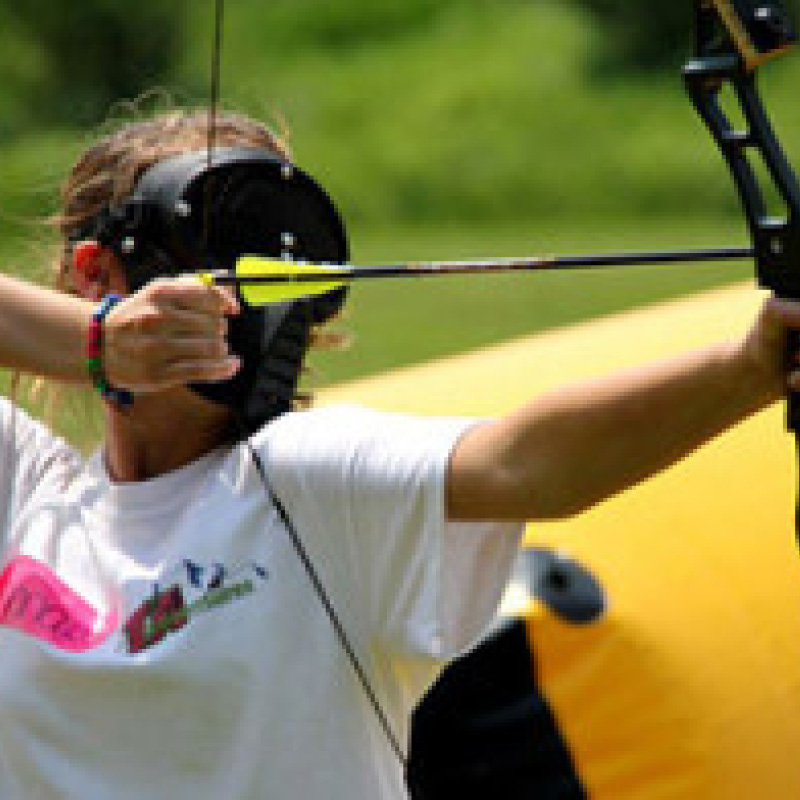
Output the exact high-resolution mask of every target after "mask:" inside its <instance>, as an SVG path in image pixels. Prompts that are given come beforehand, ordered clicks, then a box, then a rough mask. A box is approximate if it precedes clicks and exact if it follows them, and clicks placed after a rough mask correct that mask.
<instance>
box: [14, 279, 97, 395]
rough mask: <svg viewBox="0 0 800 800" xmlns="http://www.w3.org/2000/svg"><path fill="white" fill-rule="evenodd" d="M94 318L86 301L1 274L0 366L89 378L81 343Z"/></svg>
mask: <svg viewBox="0 0 800 800" xmlns="http://www.w3.org/2000/svg"><path fill="white" fill-rule="evenodd" d="M91 316H92V303H91V302H89V301H87V300H82V299H80V298H77V297H73V296H72V295H68V294H64V293H62V292H56V291H54V290H51V289H45V288H43V287H41V286H36V285H33V284H30V283H26V282H24V281H21V280H18V279H16V278H11V277H9V276H7V275H0V365H1V366H3V367H5V368H7V369H16V370H20V371H22V372H27V373H33V374H35V375H42V376H47V377H54V378H60V379H62V380H68V381H76V380H82V379H85V378H86V377H87V372H86V367H85V365H84V361H83V339H84V336H85V331H86V330H87V328H88V326H89V323H90V320H91Z"/></svg>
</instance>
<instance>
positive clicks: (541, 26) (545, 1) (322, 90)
mask: <svg viewBox="0 0 800 800" xmlns="http://www.w3.org/2000/svg"><path fill="white" fill-rule="evenodd" d="M796 2H797V0H791V3H792V6H794V5H795V3H796ZM213 17H214V9H213V4H212V2H211V0H195V2H192V3H189V1H188V0H169V2H167V0H140V1H139V2H138V3H135V4H130V3H123V2H122V0H81V2H80V3H52V2H51V0H26V1H25V2H24V3H19V2H15V3H11V2H10V0H0V74H2V85H3V91H2V92H0V258H2V259H3V263H4V264H5V265H6V266H5V267H4V268H6V269H9V270H12V269H13V270H22V271H24V272H26V273H28V274H33V273H34V272H35V271H36V269H35V268H36V267H37V266H40V265H41V264H42V259H41V257H40V256H39V255H38V249H35V250H31V242H35V243H39V242H41V241H46V234H45V233H44V232H43V231H42V230H41V229H40V227H38V226H36V225H35V224H33V225H32V222H33V221H35V220H38V219H41V218H42V217H44V216H46V215H47V214H48V213H49V212H50V211H52V210H53V208H54V202H55V197H56V190H57V187H58V184H59V181H60V179H61V177H62V176H63V174H64V172H65V170H66V169H67V168H68V165H69V164H70V162H71V161H72V159H73V158H74V157H75V156H76V154H77V153H78V152H79V151H80V150H81V149H82V148H83V147H84V146H85V145H86V144H87V142H89V141H91V139H92V138H93V137H94V136H95V134H96V133H97V132H98V131H102V130H106V129H107V128H108V127H109V126H111V125H113V124H114V123H115V121H116V120H119V119H124V118H125V117H126V116H130V115H135V114H138V113H147V111H148V110H152V109H154V108H158V107H164V106H165V105H169V104H170V103H177V104H182V105H183V104H189V105H198V104H203V103H204V102H205V101H206V99H207V97H208V93H209V89H208V86H209V71H210V62H211V43H212V33H213V30H212V29H213ZM691 42H692V4H691V3H690V2H688V0H681V2H674V3H666V2H660V3H642V2H641V0H494V2H492V3H488V2H486V0H378V2H368V0H337V2H335V3H331V2H323V0H270V2H269V3H264V2H262V0H230V1H229V3H228V7H227V9H226V25H225V34H224V53H223V63H222V95H223V104H224V105H225V106H226V107H231V108H239V109H242V110H245V111H247V112H250V113H252V114H255V115H257V116H259V117H263V118H267V119H270V120H272V121H273V122H274V124H276V125H279V126H284V125H285V126H286V127H287V128H288V130H289V131H290V140H291V143H292V145H293V149H294V152H295V156H296V158H297V160H298V162H299V163H301V164H302V165H303V166H304V167H305V168H306V169H307V170H309V171H310V172H311V173H312V174H315V175H316V176H317V177H318V178H319V179H320V180H321V181H322V182H323V184H325V185H326V186H327V187H328V188H329V190H330V191H331V193H332V195H333V196H334V198H335V199H336V201H337V203H338V204H339V205H340V207H341V208H342V210H343V213H344V215H345V218H346V219H347V220H348V222H349V224H350V227H351V233H352V238H353V245H354V248H353V250H354V259H355V260H356V261H358V262H361V263H366V262H369V261H374V260H401V259H414V258H438V257H445V256H447V257H466V256H483V255H497V256H502V255H513V254H516V255H519V254H520V253H523V252H537V251H542V250H544V251H545V252H549V251H562V250H566V251H578V250H586V249H595V248H604V249H606V248H611V249H623V248H627V247H646V246H647V247H649V246H659V245H670V246H673V245H674V246H677V245H682V244H687V245H690V244H701V243H702V244H720V243H732V242H739V241H743V240H744V239H745V231H744V226H743V224H742V220H741V215H740V212H739V207H738V199H737V198H736V196H735V193H734V192H733V190H732V187H731V183H730V179H729V178H728V176H727V174H726V171H725V168H724V166H723V164H722V162H721V159H720V157H719V154H718V153H717V152H716V151H715V149H714V147H713V145H712V143H711V141H710V139H709V137H708V135H707V133H706V132H705V130H704V129H703V128H702V125H701V124H700V123H699V121H698V120H697V119H696V117H695V114H694V111H693V109H692V108H691V105H690V103H689V102H688V100H687V99H686V97H685V95H684V92H683V87H682V82H681V78H680V67H681V64H682V62H683V61H684V60H685V58H686V57H687V56H688V54H689V50H690V47H691ZM763 74H764V80H763V83H762V88H763V90H764V94H765V96H766V101H767V103H768V104H769V108H770V109H772V110H774V111H775V117H776V120H777V122H778V127H779V132H780V135H781V137H782V139H783V141H785V142H786V143H787V146H788V149H789V151H790V155H791V154H792V153H796V152H798V148H800V106H798V104H797V103H796V102H795V100H794V98H795V86H796V84H797V79H798V78H800V59H798V58H797V57H794V58H791V57H789V58H785V59H782V60H778V61H775V62H773V63H771V64H770V65H769V66H768V67H765V68H764V70H763ZM148 93H149V94H148ZM144 95H148V99H146V100H142V101H139V102H138V103H134V102H133V101H134V99H135V98H141V97H142V96H144ZM749 272H750V268H749V267H747V266H741V267H734V266H731V265H719V266H716V267H708V266H706V267H686V268H682V267H681V268H670V269H663V268H662V269H657V270H647V271H632V272H629V273H621V272H618V273H613V274H612V273H608V274H606V275H602V276H600V275H592V276H585V275H578V276H557V275H553V276H544V277H541V278H540V277H537V278H528V277H525V276H523V277H509V278H504V279H495V278H491V279H465V280H452V281H450V280H448V281H447V282H442V283H437V284H436V285H435V286H434V285H433V284H429V288H426V289H425V290H424V291H422V290H421V289H420V287H419V284H417V283H414V284H411V283H408V282H406V283H404V284H402V285H401V284H399V283H398V284H394V285H393V286H383V287H369V288H365V289H359V291H358V292H356V293H354V294H355V295H356V298H355V302H354V303H353V304H352V310H351V312H350V317H349V319H348V326H350V327H351V328H352V329H353V330H354V331H355V334H356V337H357V339H358V345H359V346H358V348H356V349H354V351H353V353H352V354H348V355H340V356H333V357H330V358H328V359H326V360H325V361H323V362H322V367H321V369H320V375H321V377H320V379H319V380H320V381H321V382H328V381H334V380H340V379H342V378H346V377H352V376H354V375H359V374H364V373H365V372H370V371H374V370H378V369H385V368H386V367H388V366H394V365H397V364H402V363H408V362H410V361H415V360H419V359H422V358H430V357H433V356H436V355H442V354H444V353H448V352H455V351H458V350H461V349H464V348H466V347H473V346H476V345H479V344H482V343H485V342H490V341H498V340H501V339H505V338H508V337H510V336H514V335H518V334H520V333H526V332H530V331H533V330H537V329H540V328H544V327H551V326H553V325H560V324H565V323H567V322H570V321H573V320H576V319H581V318H585V317H587V316H591V315H595V314H600V313H606V312H608V311H613V310H616V309H618V308H624V307H628V306H630V305H633V304H637V303H642V302H646V301H649V300H654V299H658V298H661V297H665V296H670V295H674V294H679V293H682V292H688V291H692V290H694V289H696V288H699V287H702V286H708V285H714V284H717V283H719V282H723V281H726V280H733V279H736V278H739V277H741V276H743V275H746V274H749ZM423 321H424V324H423Z"/></svg>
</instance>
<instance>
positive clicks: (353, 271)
mask: <svg viewBox="0 0 800 800" xmlns="http://www.w3.org/2000/svg"><path fill="white" fill-rule="evenodd" d="M754 256H755V251H754V249H753V248H752V247H714V248H704V249H697V250H658V251H639V252H622V253H594V254H585V255H565V256H533V257H525V258H505V259H486V260H476V261H424V262H410V263H407V264H385V265H379V266H364V267H348V266H344V267H341V268H336V267H326V268H325V270H324V271H322V270H315V269H314V267H313V265H312V266H309V267H302V271H298V272H286V273H285V274H267V275H243V276H239V275H230V274H225V273H223V274H217V275H215V278H214V279H215V281H216V283H219V284H236V285H239V284H270V283H314V282H319V281H332V280H335V281H355V280H369V279H381V278H408V277H423V276H436V275H442V276H443V275H468V274H485V273H498V272H513V271H520V272H552V271H555V270H571V269H602V268H608V267H626V266H638V265H646V264H670V263H673V264H674V263H682V262H703V261H728V260H740V259H747V258H753V257H754ZM298 266H300V265H298Z"/></svg>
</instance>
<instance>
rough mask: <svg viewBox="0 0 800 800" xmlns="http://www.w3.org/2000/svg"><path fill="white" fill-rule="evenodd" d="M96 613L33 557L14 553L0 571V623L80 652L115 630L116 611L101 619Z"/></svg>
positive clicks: (97, 644) (62, 648) (94, 645)
mask: <svg viewBox="0 0 800 800" xmlns="http://www.w3.org/2000/svg"><path fill="white" fill-rule="evenodd" d="M98 617H99V615H98V613H97V610H96V609H95V608H93V607H92V606H91V605H89V604H88V603H87V602H86V601H85V600H84V599H83V598H82V597H81V596H80V595H79V594H77V592H75V591H74V590H73V589H71V588H70V587H69V586H67V585H66V584H65V583H64V581H62V580H61V579H60V578H59V577H58V576H57V575H55V573H54V572H53V571H52V570H51V569H50V568H49V567H48V566H47V565H46V564H43V563H42V562H40V561H37V560H36V559H33V558H30V557H29V556H24V555H14V556H12V557H11V558H10V559H9V560H8V561H7V562H6V564H5V566H4V567H3V571H2V573H0V625H6V626H8V627H10V628H16V629H17V630H20V631H23V632H24V633H27V634H29V635H30V636H35V637H36V638H37V639H43V640H44V641H46V642H49V643H50V644H52V645H55V646H56V647H58V648H60V649H61V650H67V651H69V652H71V653H82V652H84V651H86V650H91V649H93V648H95V647H98V646H99V645H101V644H102V643H103V642H104V641H105V640H106V639H108V637H109V636H110V635H111V634H112V633H113V632H114V630H116V627H117V623H118V615H117V613H116V611H112V612H110V613H109V614H108V616H106V618H105V619H102V620H101V619H99V618H98Z"/></svg>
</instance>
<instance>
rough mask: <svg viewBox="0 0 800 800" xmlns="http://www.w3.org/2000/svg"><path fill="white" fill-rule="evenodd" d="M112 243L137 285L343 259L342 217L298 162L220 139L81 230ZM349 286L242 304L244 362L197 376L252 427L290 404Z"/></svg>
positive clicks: (238, 321)
mask: <svg viewBox="0 0 800 800" xmlns="http://www.w3.org/2000/svg"><path fill="white" fill-rule="evenodd" d="M76 236H77V237H78V238H84V237H92V238H96V239H97V240H98V241H100V242H102V243H103V244H105V245H106V246H108V247H110V248H111V249H112V250H113V251H114V252H115V253H116V254H117V256H118V257H119V258H120V260H121V261H122V263H123V264H124V266H125V271H126V275H127V278H128V284H129V287H130V290H131V291H136V290H138V289H140V288H141V287H142V286H144V285H145V284H146V283H148V282H149V281H151V280H153V279H154V278H157V277H163V276H176V275H181V274H185V273H187V272H196V271H200V270H229V271H231V272H232V271H233V269H234V265H235V263H236V260H237V259H238V258H239V256H242V255H262V256H269V257H272V258H280V257H284V258H290V259H293V260H306V261H312V262H330V263H335V264H341V263H345V262H346V261H347V260H348V244H347V236H346V233H345V230H344V225H343V223H342V221H341V218H340V217H339V214H338V213H337V211H336V209H335V208H334V206H333V204H332V202H331V200H330V198H329V197H328V195H327V194H326V193H325V192H324V191H323V189H322V188H321V187H320V186H319V185H318V184H317V183H316V182H315V181H313V180H312V179H311V178H310V177H309V176H308V175H306V174H305V173H304V172H302V171H301V170H299V169H298V168H297V167H295V166H294V165H292V164H290V163H288V162H286V161H283V160H281V159H279V158H278V157H276V156H275V155H273V154H272V153H270V152H269V151H266V150H262V149H259V148H250V147H236V148H216V149H214V151H213V156H212V158H211V160H210V161H209V156H208V153H207V152H206V151H197V152H191V153H185V154H183V155H180V156H177V157H174V158H170V159H166V160H164V161H161V162H159V163H158V164H156V165H155V166H153V167H151V168H150V169H149V170H147V172H145V173H144V174H143V175H142V177H141V178H140V179H139V181H138V183H137V185H136V187H135V190H134V192H133V194H132V195H131V197H130V198H129V199H128V200H127V201H125V202H124V203H123V204H121V205H119V206H116V207H113V208H109V209H107V210H106V211H105V212H104V213H103V214H101V215H100V216H99V217H98V218H96V219H95V220H94V221H93V222H92V223H91V224H90V225H88V226H85V227H84V228H82V229H81V230H80V231H78V232H77V233H76ZM345 297H346V290H345V289H338V290H336V291H334V292H330V293H328V294H325V295H322V296H321V297H316V298H308V299H303V300H298V301H292V302H290V303H280V304H275V305H270V306H266V307H264V308H252V307H247V306H246V305H244V304H242V312H241V313H240V314H239V315H238V316H236V317H234V318H232V319H231V324H230V333H229V336H228V340H229V343H230V348H231V350H232V352H234V353H236V354H237V355H238V356H240V358H241V359H242V367H241V369H240V370H239V372H238V373H237V374H236V375H235V376H234V377H233V378H231V379H230V380H228V381H223V382H218V383H198V384H192V385H191V388H192V389H193V390H194V391H196V392H197V393H198V394H200V395H202V396H203V397H205V398H207V399H209V400H211V401H213V402H215V403H218V404H221V405H225V406H227V407H229V408H231V409H232V410H233V411H234V412H235V416H236V418H237V420H238V422H239V425H240V426H241V427H242V428H244V429H246V430H247V432H253V431H254V430H256V429H257V428H258V427H260V426H261V425H262V424H263V423H264V422H266V421H267V420H269V419H271V418H273V417H275V416H277V415H278V414H281V413H283V412H285V411H288V410H289V409H291V408H292V405H293V400H294V395H295V391H296V388H297V382H298V379H299V375H300V369H301V366H302V360H303V357H304V355H305V353H306V350H307V348H308V344H309V338H310V332H311V328H312V326H314V325H317V324H319V323H322V322H325V321H326V320H328V319H330V318H331V317H332V316H333V315H335V314H336V313H337V312H338V311H339V310H340V309H341V307H342V305H343V304H344V301H345Z"/></svg>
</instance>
